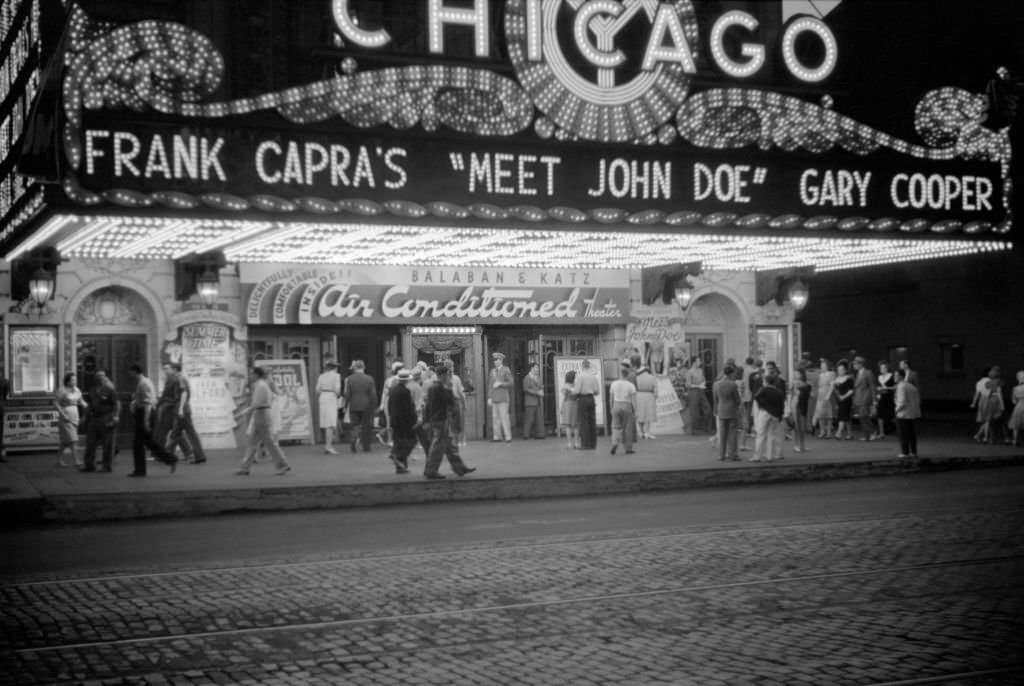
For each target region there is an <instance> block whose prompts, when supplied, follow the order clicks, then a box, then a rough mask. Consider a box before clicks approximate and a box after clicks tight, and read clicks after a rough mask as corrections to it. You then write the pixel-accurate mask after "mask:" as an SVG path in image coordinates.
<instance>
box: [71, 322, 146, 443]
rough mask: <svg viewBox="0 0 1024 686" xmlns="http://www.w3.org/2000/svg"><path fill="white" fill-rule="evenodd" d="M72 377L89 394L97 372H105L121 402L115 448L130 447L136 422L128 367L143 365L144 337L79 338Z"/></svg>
mask: <svg viewBox="0 0 1024 686" xmlns="http://www.w3.org/2000/svg"><path fill="white" fill-rule="evenodd" d="M76 352H77V360H76V364H75V374H76V375H77V376H78V387H79V388H81V389H82V393H84V394H86V395H88V393H89V391H90V390H92V387H93V386H94V385H95V384H96V371H97V370H99V369H104V370H106V372H107V375H108V377H109V378H110V381H111V382H112V383H113V384H114V388H115V389H117V397H118V399H119V400H120V401H121V419H120V423H119V424H118V430H117V446H118V448H130V447H131V443H132V435H133V434H134V432H135V422H134V418H133V417H132V412H131V409H130V405H131V401H132V395H133V394H134V393H135V380H134V379H133V378H132V375H131V372H130V371H129V368H130V367H131V365H133V364H136V363H138V364H139V365H141V366H142V368H143V369H147V368H148V367H147V365H146V337H145V336H144V335H140V334H136V335H132V334H101V335H94V334H88V335H81V336H79V337H78V342H77V351H76Z"/></svg>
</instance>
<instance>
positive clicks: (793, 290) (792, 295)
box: [789, 276, 808, 312]
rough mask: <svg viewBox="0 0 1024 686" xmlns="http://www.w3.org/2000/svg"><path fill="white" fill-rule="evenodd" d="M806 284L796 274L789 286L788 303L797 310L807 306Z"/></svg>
mask: <svg viewBox="0 0 1024 686" xmlns="http://www.w3.org/2000/svg"><path fill="white" fill-rule="evenodd" d="M807 296H808V292H807V284H805V283H804V282H803V280H802V279H801V278H800V277H799V276H798V277H796V281H794V282H793V283H792V284H791V285H790V287H789V304H790V305H792V306H793V308H794V309H795V310H796V311H797V312H799V311H800V310H802V309H804V307H806V306H807Z"/></svg>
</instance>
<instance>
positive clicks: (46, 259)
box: [11, 246, 62, 316]
mask: <svg viewBox="0 0 1024 686" xmlns="http://www.w3.org/2000/svg"><path fill="white" fill-rule="evenodd" d="M61 262H62V260H61V257H60V253H59V252H57V249H56V248H53V247H49V246H43V247H39V248H34V249H32V250H30V251H29V252H28V253H27V254H26V255H25V256H24V257H22V258H19V259H17V260H14V262H12V263H11V297H12V299H14V300H16V301H18V302H19V303H21V307H22V308H27V311H29V312H30V311H31V310H32V309H35V310H36V311H38V312H39V314H40V316H41V315H42V313H43V311H44V310H45V309H46V303H47V302H49V301H50V300H51V299H53V297H54V295H55V294H56V292H57V267H58V266H59V265H60V263H61Z"/></svg>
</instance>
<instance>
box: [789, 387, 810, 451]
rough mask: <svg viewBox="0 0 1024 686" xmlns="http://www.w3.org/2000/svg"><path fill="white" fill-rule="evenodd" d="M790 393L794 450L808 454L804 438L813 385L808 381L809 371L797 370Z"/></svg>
mask: <svg viewBox="0 0 1024 686" xmlns="http://www.w3.org/2000/svg"><path fill="white" fill-rule="evenodd" d="M790 393H792V397H791V398H790V401H789V402H790V405H789V406H790V411H791V413H792V416H793V450H794V451H796V452H798V453H806V452H807V446H806V445H804V436H806V434H807V409H808V406H809V405H810V403H811V384H810V383H808V381H807V370H805V369H802V368H801V369H797V370H796V382H795V383H793V385H792V387H791V390H790Z"/></svg>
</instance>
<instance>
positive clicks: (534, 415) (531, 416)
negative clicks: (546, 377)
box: [523, 362, 544, 439]
mask: <svg viewBox="0 0 1024 686" xmlns="http://www.w3.org/2000/svg"><path fill="white" fill-rule="evenodd" d="M523 408H524V411H523V438H526V439H529V438H537V439H540V438H544V385H543V384H542V383H541V381H540V365H538V364H537V363H536V362H534V363H533V364H531V365H530V371H529V372H528V373H527V374H526V376H525V377H524V378H523Z"/></svg>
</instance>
